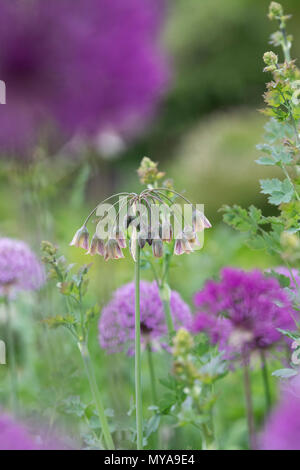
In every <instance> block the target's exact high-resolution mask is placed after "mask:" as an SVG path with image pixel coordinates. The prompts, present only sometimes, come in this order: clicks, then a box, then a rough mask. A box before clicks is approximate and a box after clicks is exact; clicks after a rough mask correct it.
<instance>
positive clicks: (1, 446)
mask: <svg viewBox="0 0 300 470" xmlns="http://www.w3.org/2000/svg"><path fill="white" fill-rule="evenodd" d="M44 434H45V433H44V432H41V430H39V435H38V437H36V438H34V436H33V435H32V434H31V433H30V432H29V430H28V429H27V427H26V426H25V424H23V423H20V422H17V421H15V419H13V418H12V417H11V416H9V415H7V414H3V413H1V414H0V450H67V449H68V448H70V447H69V446H66V445H65V444H64V443H62V442H61V441H59V440H57V439H56V438H55V437H54V438H52V437H51V438H49V436H48V437H47V438H44Z"/></svg>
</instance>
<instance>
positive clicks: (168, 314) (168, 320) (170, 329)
mask: <svg viewBox="0 0 300 470" xmlns="http://www.w3.org/2000/svg"><path fill="white" fill-rule="evenodd" d="M162 302H163V306H164V312H165V318H166V323H167V327H168V333H169V339H171V338H172V337H173V335H174V331H175V330H174V324H173V319H172V315H171V308H170V300H164V299H163V301H162Z"/></svg>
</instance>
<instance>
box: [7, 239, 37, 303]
mask: <svg viewBox="0 0 300 470" xmlns="http://www.w3.org/2000/svg"><path fill="white" fill-rule="evenodd" d="M44 282H45V273H44V269H43V266H42V265H41V263H40V262H39V260H38V259H37V257H36V256H35V254H34V253H33V252H32V251H31V249H30V248H29V246H28V245H27V244H26V243H24V242H22V241H19V240H14V239H11V238H0V295H10V294H14V293H16V292H18V291H21V290H29V291H30V290H36V289H39V288H40V287H41V286H42V285H43V283H44Z"/></svg>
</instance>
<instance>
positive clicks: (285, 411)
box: [260, 376, 300, 450]
mask: <svg viewBox="0 0 300 470" xmlns="http://www.w3.org/2000/svg"><path fill="white" fill-rule="evenodd" d="M299 379H300V376H297V377H296V378H294V379H293V380H291V382H290V383H289V385H288V386H287V387H285V388H284V389H283V391H282V396H281V400H280V402H279V404H278V405H277V407H276V408H275V410H274V411H273V413H272V414H271V416H270V418H269V419H268V422H267V424H266V426H265V429H264V431H263V433H262V435H261V440H260V447H261V449H263V450H300V380H299Z"/></svg>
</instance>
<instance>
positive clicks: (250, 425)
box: [244, 360, 256, 450]
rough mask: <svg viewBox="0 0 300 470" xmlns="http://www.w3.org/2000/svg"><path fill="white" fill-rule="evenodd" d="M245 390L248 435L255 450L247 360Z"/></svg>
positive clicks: (250, 445) (250, 444) (245, 361)
mask: <svg viewBox="0 0 300 470" xmlns="http://www.w3.org/2000/svg"><path fill="white" fill-rule="evenodd" d="M244 390H245V400H246V412H247V424H248V435H249V447H250V449H252V450H253V449H255V447H256V444H255V427H254V414H253V404H252V394H251V380H250V372H249V365H248V362H247V360H244Z"/></svg>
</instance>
